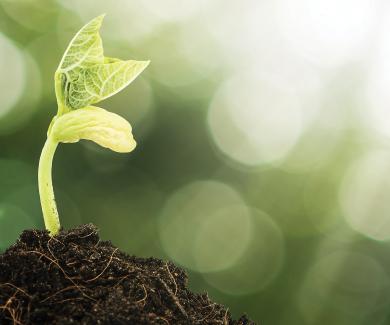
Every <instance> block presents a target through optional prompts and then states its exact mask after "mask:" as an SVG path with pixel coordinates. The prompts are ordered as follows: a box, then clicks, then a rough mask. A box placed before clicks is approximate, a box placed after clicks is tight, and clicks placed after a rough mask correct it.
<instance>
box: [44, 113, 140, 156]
mask: <svg viewBox="0 0 390 325" xmlns="http://www.w3.org/2000/svg"><path fill="white" fill-rule="evenodd" d="M131 131H132V129H131V126H130V124H129V122H127V121H126V120H125V119H124V118H122V117H121V116H119V115H117V114H114V113H111V112H108V111H106V110H104V109H103V108H99V107H95V106H88V107H85V108H81V109H78V110H75V111H71V112H68V113H66V114H64V115H62V116H60V117H57V118H56V119H55V120H54V121H53V124H52V126H51V128H50V136H52V137H53V138H54V139H55V140H57V141H58V142H64V143H73V142H78V141H79V140H81V139H85V140H91V141H94V142H96V143H97V144H99V145H101V146H102V147H105V148H109V149H111V150H113V151H116V152H131V151H133V150H134V148H135V147H136V142H135V141H134V138H133V135H132V132H131Z"/></svg>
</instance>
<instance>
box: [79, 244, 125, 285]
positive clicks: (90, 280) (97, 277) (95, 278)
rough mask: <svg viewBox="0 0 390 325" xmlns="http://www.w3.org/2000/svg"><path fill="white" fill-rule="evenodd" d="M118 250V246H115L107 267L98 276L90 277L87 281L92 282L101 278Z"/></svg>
mask: <svg viewBox="0 0 390 325" xmlns="http://www.w3.org/2000/svg"><path fill="white" fill-rule="evenodd" d="M117 250H118V248H115V249H114V251H113V252H112V254H111V257H110V259H109V261H108V263H107V265H106V267H105V268H104V269H103V271H101V272H100V273H99V274H98V275H97V276H95V277H94V278H93V279H89V280H86V281H85V282H92V281H95V280H97V279H99V278H100V277H101V276H102V275H103V273H104V272H105V271H106V270H107V269H108V267H109V266H110V264H111V262H112V258H113V257H114V254H115V253H116V251H117Z"/></svg>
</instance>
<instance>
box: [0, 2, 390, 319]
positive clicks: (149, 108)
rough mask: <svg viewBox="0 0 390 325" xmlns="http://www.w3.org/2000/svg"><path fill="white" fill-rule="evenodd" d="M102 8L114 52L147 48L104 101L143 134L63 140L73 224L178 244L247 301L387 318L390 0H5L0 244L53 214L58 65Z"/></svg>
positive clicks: (262, 306) (302, 315) (181, 252)
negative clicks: (119, 149) (47, 198)
mask: <svg viewBox="0 0 390 325" xmlns="http://www.w3.org/2000/svg"><path fill="white" fill-rule="evenodd" d="M101 13H107V16H106V18H105V21H104V24H103V28H102V38H103V43H104V48H105V52H106V54H107V55H108V56H111V57H119V58H122V59H139V60H146V59H150V60H151V61H152V63H151V65H150V66H149V67H148V68H147V70H146V71H145V72H144V73H143V74H142V75H141V77H139V78H138V79H137V80H136V81H135V82H134V83H132V84H131V85H130V86H129V87H128V88H126V89H125V90H123V91H122V92H121V93H120V94H118V95H116V96H114V97H113V98H111V99H109V100H106V101H105V102H102V103H100V104H99V106H101V107H103V108H106V109H108V110H110V111H113V112H115V113H118V114H120V115H122V116H123V117H125V118H126V119H128V120H129V121H130V123H131V124H132V125H133V128H134V135H135V138H136V140H137V142H138V147H137V148H136V150H135V151H134V152H133V153H131V154H129V155H126V154H122V155H121V154H116V153H113V152H111V151H109V150H105V149H102V148H100V147H98V146H97V145H95V144H93V143H89V142H86V141H82V142H80V143H79V144H73V145H61V146H60V147H59V150H58V151H57V154H56V156H55V161H54V171H53V172H54V175H53V177H54V188H55V192H56V196H57V202H58V206H59V212H60V216H61V221H62V224H63V226H64V227H66V228H69V227H73V226H76V225H79V224H82V223H89V222H92V223H94V224H96V225H97V226H98V227H99V228H100V233H101V236H102V238H103V239H106V240H108V239H110V240H112V242H113V243H114V244H115V245H117V246H119V247H120V248H121V249H123V250H124V251H126V252H128V253H130V254H134V255H138V256H155V257H160V258H164V259H170V260H173V261H174V262H176V263H177V264H179V265H181V266H183V267H184V268H185V269H186V270H188V271H189V275H190V287H191V288H192V289H193V290H195V291H197V292H201V291H208V292H209V295H210V297H211V298H212V299H214V300H215V301H217V302H220V303H223V304H225V305H226V306H228V307H229V310H230V311H231V312H232V313H233V315H234V316H235V317H237V316H238V315H240V314H242V313H243V312H247V313H248V314H249V315H250V317H251V318H252V319H254V320H255V321H257V322H260V323H261V324H271V325H286V324H288V325H302V324H310V325H311V324H336V325H338V324H340V325H344V324H346V325H347V324H348V325H349V324H353V325H360V324H361V325H380V324H381V325H385V324H390V274H389V273H390V258H389V256H390V242H389V240H390V142H389V140H390V34H389V30H390V3H389V2H388V1H386V0H326V1H325V0H242V1H230V0H229V1H226V0H225V1H223V0H188V1H179V0H165V1H161V0H160V1H141V0H116V1H110V2H109V1H103V0H83V1H76V0H58V1H54V0H0V249H1V250H4V249H6V247H7V246H9V245H10V244H12V243H13V242H14V241H15V240H16V238H17V237H18V235H19V234H20V232H21V231H22V230H23V229H26V228H43V220H42V215H41V210H40V205H39V197H38V188H37V167H38V159H39V155H40V152H41V149H42V146H43V143H44V141H45V138H46V131H47V128H48V125H49V123H50V120H51V118H52V117H53V116H54V115H55V113H56V109H57V108H56V101H55V95H54V83H53V74H54V71H55V69H56V68H57V65H58V63H59V61H60V59H61V56H62V54H63V52H64V50H65V48H66V46H67V44H68V43H69V41H70V39H71V38H72V37H73V35H74V34H75V33H76V32H77V31H78V30H79V29H80V28H81V26H83V25H84V24H85V23H86V22H87V21H89V20H90V19H92V18H93V17H95V16H97V15H99V14H101Z"/></svg>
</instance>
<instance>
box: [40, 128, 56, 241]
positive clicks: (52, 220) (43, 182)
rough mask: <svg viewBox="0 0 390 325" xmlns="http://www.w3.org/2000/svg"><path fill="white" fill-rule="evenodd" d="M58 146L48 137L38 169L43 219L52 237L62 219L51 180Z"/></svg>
mask: <svg viewBox="0 0 390 325" xmlns="http://www.w3.org/2000/svg"><path fill="white" fill-rule="evenodd" d="M57 146H58V142H57V141H56V140H54V139H53V138H52V137H51V136H50V135H48V137H47V140H46V142H45V145H44V146H43V149H42V153H41V157H40V159H39V167H38V186H39V196H40V199H41V206H42V212H43V219H44V221H45V227H46V229H47V230H49V232H50V235H52V236H54V235H55V234H57V233H58V231H59V229H60V219H59V217H58V211H57V205H56V201H55V198H54V190H53V184H52V178H51V168H52V163H53V156H54V153H55V151H56V148H57Z"/></svg>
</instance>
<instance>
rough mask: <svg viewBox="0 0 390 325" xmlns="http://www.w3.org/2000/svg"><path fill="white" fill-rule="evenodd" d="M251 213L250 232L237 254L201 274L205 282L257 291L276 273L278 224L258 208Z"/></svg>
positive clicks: (280, 255)
mask: <svg viewBox="0 0 390 325" xmlns="http://www.w3.org/2000/svg"><path fill="white" fill-rule="evenodd" d="M251 215H252V228H251V231H252V236H251V240H250V242H249V245H248V248H247V250H246V251H245V253H244V254H243V255H242V256H241V258H240V259H239V260H238V261H237V262H236V263H235V264H234V265H233V266H232V267H230V268H228V269H225V270H222V271H219V272H210V273H204V274H202V276H203V278H204V279H205V280H206V282H207V283H209V284H210V285H211V286H213V287H215V288H217V289H218V290H219V291H221V292H224V293H226V294H229V295H247V294H251V293H255V292H258V291H261V290H262V289H264V288H265V287H266V286H267V285H269V284H270V283H271V282H272V281H273V280H274V279H275V278H276V277H277V276H278V274H279V272H280V270H281V268H282V265H283V262H284V253H285V247H284V239H283V234H282V232H281V230H280V229H279V227H278V225H277V224H276V223H275V222H274V221H273V220H272V219H271V217H269V216H268V215H267V214H265V213H264V212H262V211H259V210H254V209H251ZM234 240H235V239H234Z"/></svg>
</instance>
